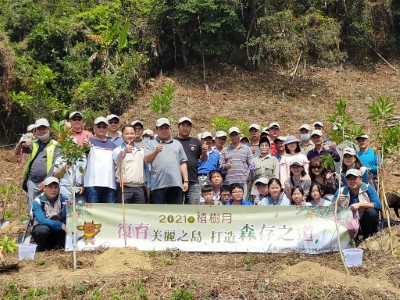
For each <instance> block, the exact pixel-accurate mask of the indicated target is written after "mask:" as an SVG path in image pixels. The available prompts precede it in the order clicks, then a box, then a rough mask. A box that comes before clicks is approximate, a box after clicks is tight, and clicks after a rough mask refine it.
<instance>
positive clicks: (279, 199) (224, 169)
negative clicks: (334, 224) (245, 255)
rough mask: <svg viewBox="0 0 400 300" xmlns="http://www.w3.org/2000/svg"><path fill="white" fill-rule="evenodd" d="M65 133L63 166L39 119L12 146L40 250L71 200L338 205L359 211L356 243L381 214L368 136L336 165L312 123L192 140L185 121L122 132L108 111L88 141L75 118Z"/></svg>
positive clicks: (76, 115)
mask: <svg viewBox="0 0 400 300" xmlns="http://www.w3.org/2000/svg"><path fill="white" fill-rule="evenodd" d="M65 126H66V127H67V128H70V129H71V137H70V138H71V140H72V141H74V142H75V143H76V144H77V145H79V146H81V147H82V155H81V157H80V158H79V159H76V160H75V162H74V164H72V165H70V164H68V165H67V164H66V159H67V158H66V157H63V152H62V151H60V147H59V146H58V142H57V141H56V140H54V139H52V138H51V135H50V124H49V122H48V121H47V120H46V119H38V120H36V122H35V124H32V125H30V127H29V128H28V131H30V132H28V133H27V135H24V136H23V137H22V138H21V141H20V143H19V144H18V145H17V152H18V153H21V154H22V155H23V160H24V164H25V167H24V173H23V176H24V187H25V189H26V191H27V194H28V208H29V209H32V212H33V215H34V218H35V222H36V223H35V226H34V227H33V231H32V237H33V238H34V240H35V241H36V242H37V243H38V250H39V251H40V250H45V249H51V248H54V247H57V246H59V245H60V244H59V242H60V240H62V238H63V235H62V234H61V235H60V230H61V231H64V238H65V225H64V226H63V224H65V206H66V205H67V204H68V203H69V202H70V201H71V199H72V198H73V194H75V199H76V201H77V202H88V203H121V202H122V201H124V202H125V203H132V204H145V203H150V204H195V205H196V204H205V205H214V204H217V205H303V206H329V205H332V203H334V202H335V201H338V204H339V205H340V206H342V207H349V208H350V209H352V210H353V211H357V212H358V213H359V215H360V224H361V229H362V235H363V236H364V237H368V236H370V235H372V234H373V233H375V232H376V231H377V227H378V211H379V209H380V208H381V207H380V200H379V197H378V195H377V193H376V191H375V189H374V187H373V185H371V183H372V179H373V177H374V176H376V173H377V168H378V165H377V156H376V154H375V152H374V150H373V149H371V148H370V147H369V138H368V136H367V135H360V136H358V137H357V138H356V142H357V144H358V149H357V150H358V151H357V150H356V148H352V147H349V148H345V149H344V150H343V151H342V156H343V157H342V158H341V155H340V154H339V152H338V151H337V149H336V145H335V143H332V142H330V141H329V140H328V139H327V137H326V136H325V130H324V125H323V123H322V122H320V121H316V122H315V123H314V124H313V125H312V127H311V126H310V125H308V124H303V125H301V126H300V127H299V132H298V137H299V138H297V137H296V135H289V136H286V137H284V136H282V135H281V127H280V125H279V124H278V123H277V122H272V123H270V124H269V126H267V127H265V128H263V129H261V127H260V125H258V124H251V125H250V126H249V128H248V136H249V138H245V137H244V136H241V134H242V132H241V131H240V129H239V128H238V127H231V128H230V129H229V131H228V133H226V132H224V131H217V132H216V133H215V135H213V134H212V133H211V132H208V131H206V132H202V133H200V134H199V135H198V136H197V137H193V136H191V132H192V129H193V128H192V127H193V122H192V120H191V119H190V118H188V117H182V118H180V119H179V121H178V126H177V135H176V136H173V128H172V125H171V122H170V120H168V119H166V118H160V119H158V120H157V121H156V124H155V134H154V133H153V131H152V130H150V129H146V130H144V123H143V122H142V121H140V120H135V121H133V122H132V123H131V124H127V125H124V126H122V127H121V126H120V118H119V117H118V116H117V115H114V114H111V115H109V116H107V117H98V118H96V119H95V120H94V122H93V134H92V133H91V132H88V131H86V130H84V119H83V115H82V113H80V112H78V111H75V112H72V113H71V114H70V115H69V119H68V122H66V125H65ZM228 139H229V143H227V140H228ZM327 157H329V159H327ZM332 159H333V161H335V162H336V163H339V162H342V165H341V168H340V170H341V172H335V169H334V168H332V167H330V164H329V161H331V160H332ZM339 186H340V187H341V188H340V190H339ZM53 231H56V232H57V234H53ZM54 237H57V238H54Z"/></svg>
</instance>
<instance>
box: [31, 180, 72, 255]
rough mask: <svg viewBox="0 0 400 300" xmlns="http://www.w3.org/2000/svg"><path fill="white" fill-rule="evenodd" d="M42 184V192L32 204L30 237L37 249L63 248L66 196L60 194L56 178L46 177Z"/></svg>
mask: <svg viewBox="0 0 400 300" xmlns="http://www.w3.org/2000/svg"><path fill="white" fill-rule="evenodd" d="M44 185H45V186H44V192H43V193H42V194H40V195H39V196H37V197H36V198H35V199H34V201H33V205H32V212H33V218H34V223H33V229H32V238H33V240H34V241H35V243H36V244H37V251H45V250H50V249H60V248H64V247H65V233H66V230H67V228H66V225H65V223H66V216H67V209H66V203H65V202H66V200H67V198H66V197H65V196H63V195H61V194H60V183H59V181H58V179H57V178H56V177H47V178H46V179H45V180H44Z"/></svg>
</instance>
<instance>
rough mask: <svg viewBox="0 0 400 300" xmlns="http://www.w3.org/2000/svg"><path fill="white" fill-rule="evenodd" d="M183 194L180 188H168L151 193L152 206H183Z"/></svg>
mask: <svg viewBox="0 0 400 300" xmlns="http://www.w3.org/2000/svg"><path fill="white" fill-rule="evenodd" d="M182 203H183V192H182V188H181V187H180V186H172V187H166V188H162V189H156V190H152V191H151V198H150V204H182Z"/></svg>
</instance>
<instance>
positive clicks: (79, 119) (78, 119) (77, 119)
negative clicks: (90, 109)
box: [71, 117, 82, 122]
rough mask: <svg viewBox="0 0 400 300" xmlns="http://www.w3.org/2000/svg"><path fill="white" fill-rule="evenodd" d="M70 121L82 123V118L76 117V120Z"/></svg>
mask: <svg viewBox="0 0 400 300" xmlns="http://www.w3.org/2000/svg"><path fill="white" fill-rule="evenodd" d="M71 120H72V121H75V122H78V121H82V118H79V117H77V118H72V119H71Z"/></svg>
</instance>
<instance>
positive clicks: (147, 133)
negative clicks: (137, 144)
mask: <svg viewBox="0 0 400 300" xmlns="http://www.w3.org/2000/svg"><path fill="white" fill-rule="evenodd" d="M143 135H154V132H153V130H151V129H145V130H144V131H143Z"/></svg>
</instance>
